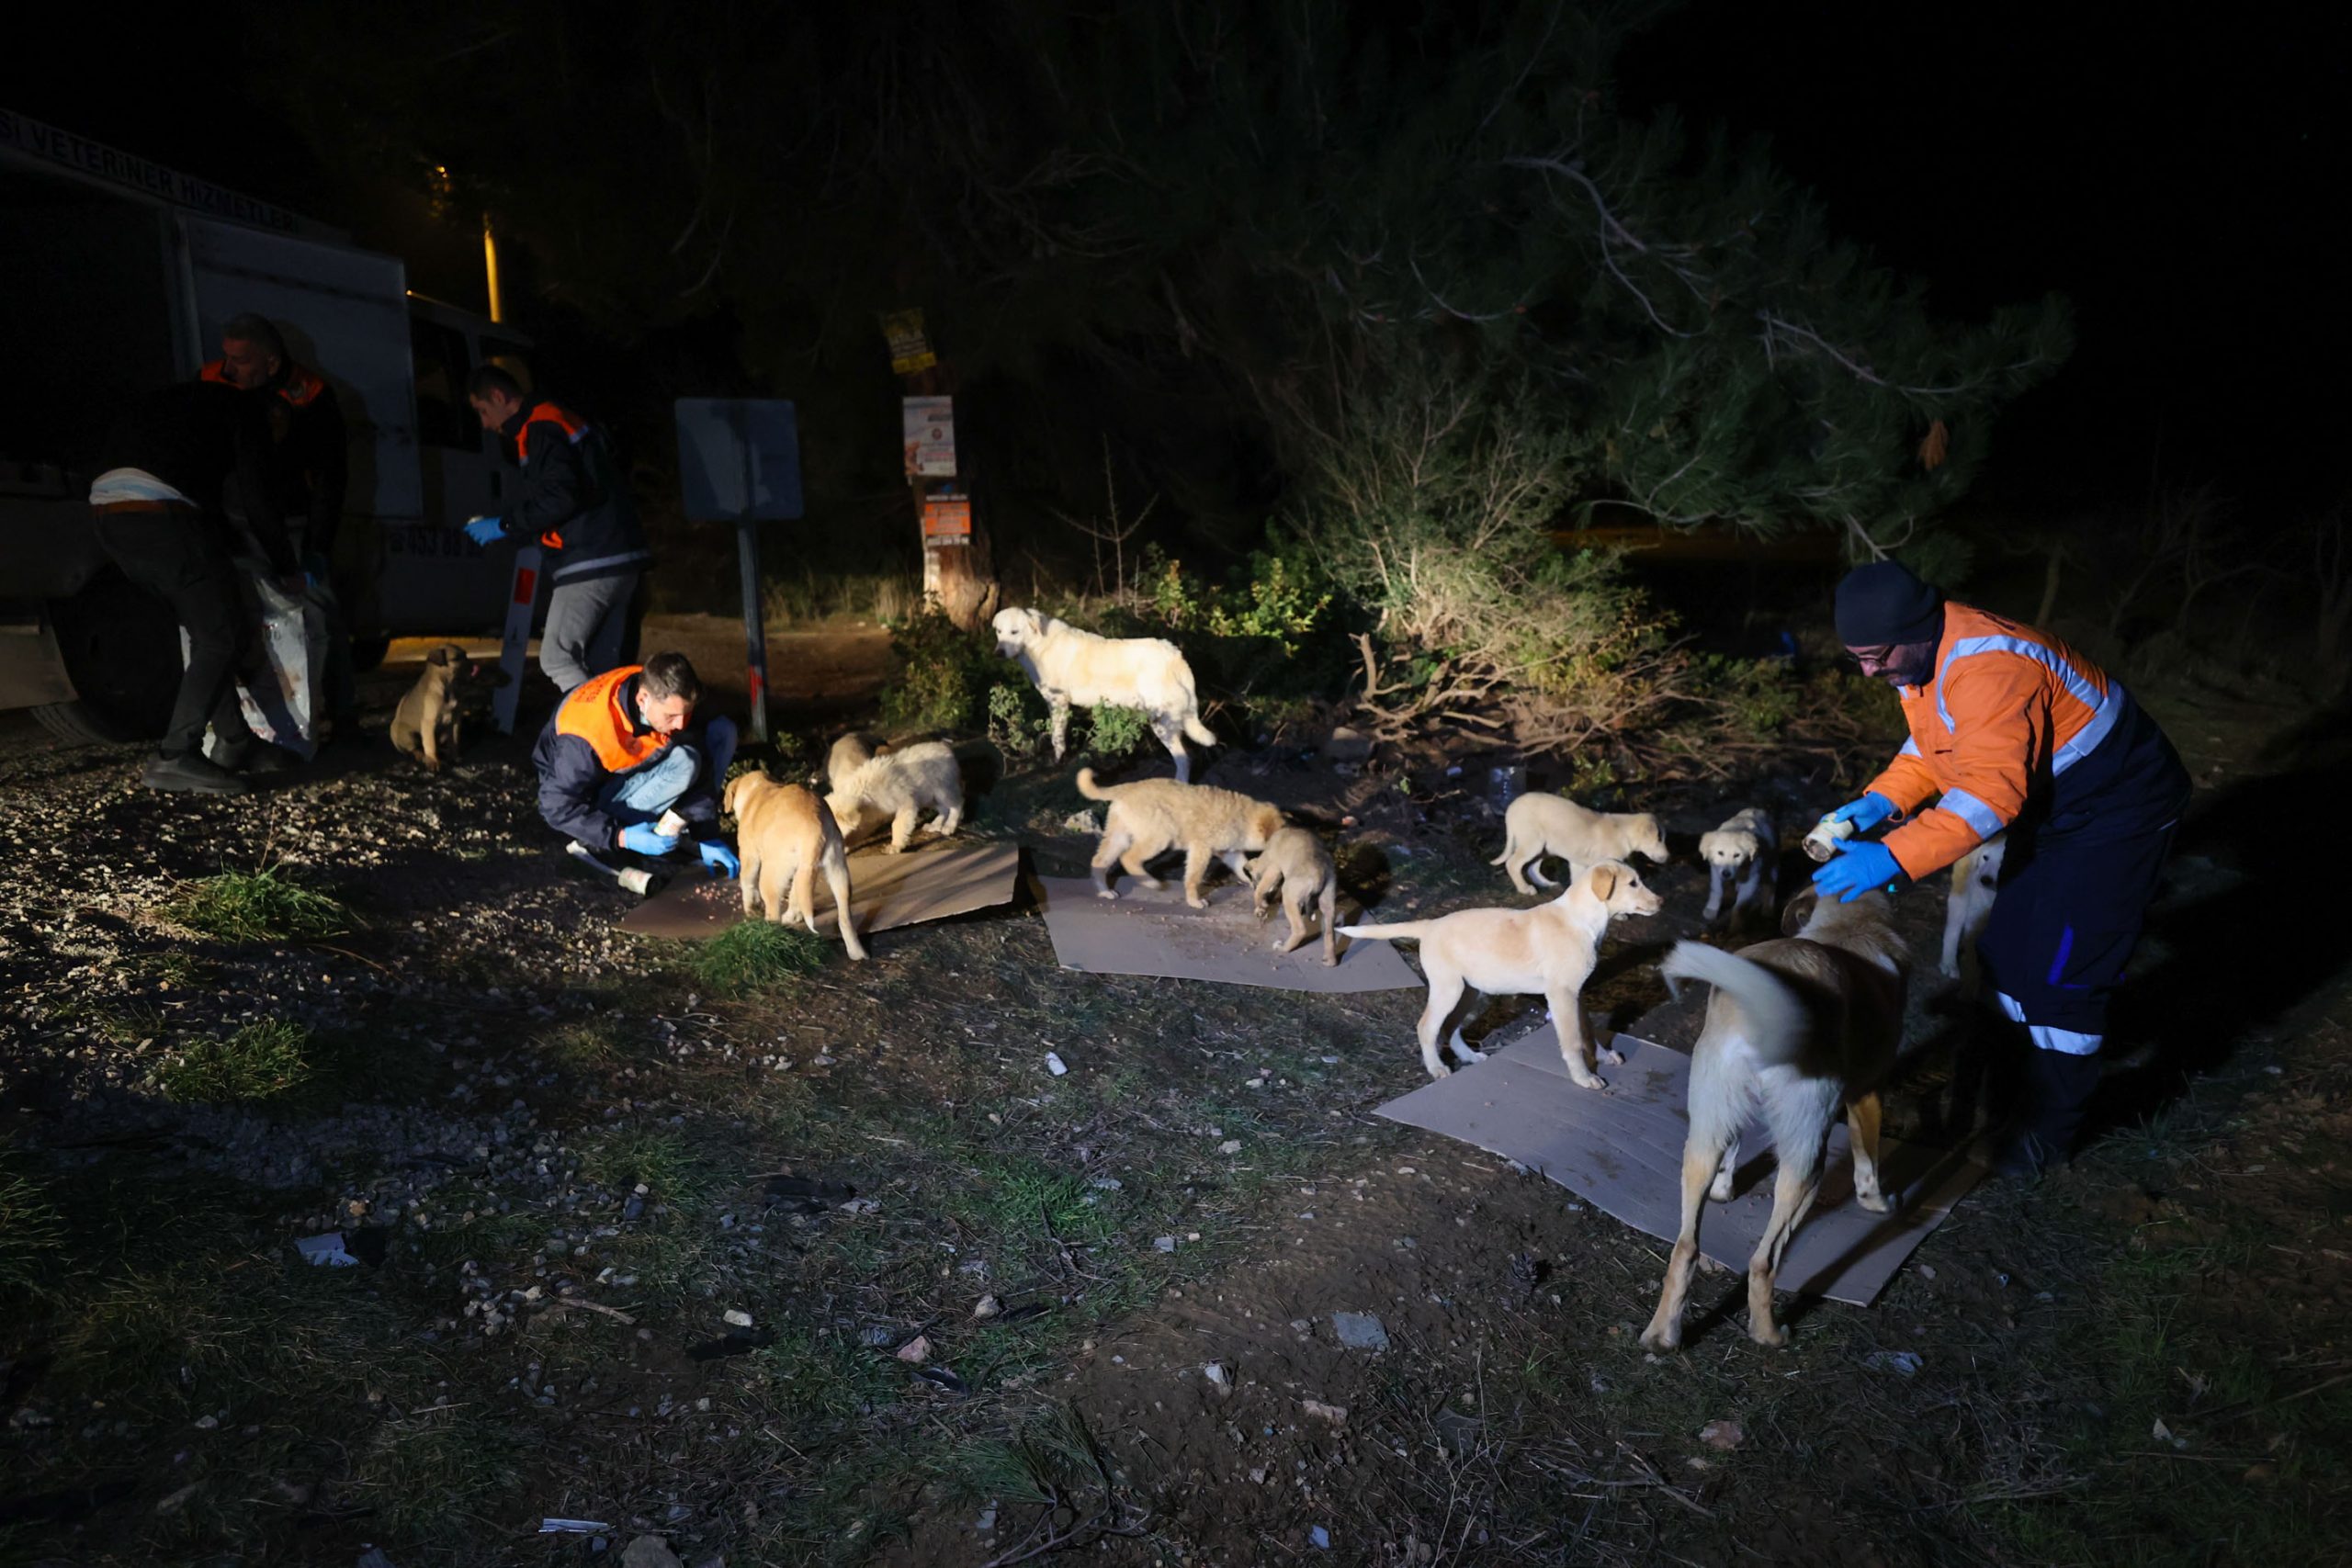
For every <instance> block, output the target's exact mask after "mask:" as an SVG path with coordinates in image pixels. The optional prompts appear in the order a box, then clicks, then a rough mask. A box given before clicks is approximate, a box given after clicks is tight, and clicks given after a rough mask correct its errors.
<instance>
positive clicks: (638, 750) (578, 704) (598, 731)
mask: <svg viewBox="0 0 2352 1568" xmlns="http://www.w3.org/2000/svg"><path fill="white" fill-rule="evenodd" d="M644 668H645V666H644V665H642V664H624V665H622V666H621V667H620V668H619V669H617V670H607V671H605V672H604V673H603V674H602V675H594V676H591V677H590V678H589V679H587V680H585V681H582V682H581V683H580V684H579V685H577V686H575V687H573V688H572V690H571V695H570V696H567V697H565V698H564V699H563V705H562V706H561V707H560V708H559V709H557V710H556V716H555V732H556V733H557V734H558V735H576V736H578V737H579V738H580V739H582V740H585V741H586V742H588V749H589V750H592V751H594V752H595V753H596V761H598V762H600V763H602V764H603V765H604V769H605V772H606V773H628V772H629V771H630V770H632V769H635V768H639V767H642V766H644V765H645V764H646V763H648V762H650V761H652V760H653V759H654V758H655V757H657V756H659V755H661V753H662V750H663V748H665V747H667V746H668V745H669V744H670V738H669V737H668V736H666V735H656V734H653V733H651V732H650V731H649V732H646V733H643V734H640V733H639V730H638V728H637V716H635V715H634V714H631V713H629V712H628V711H627V709H626V708H625V706H624V705H623V702H622V698H621V688H622V687H623V686H625V685H627V684H628V678H629V677H630V676H632V675H634V674H636V673H637V672H638V671H640V670H642V669H644Z"/></svg>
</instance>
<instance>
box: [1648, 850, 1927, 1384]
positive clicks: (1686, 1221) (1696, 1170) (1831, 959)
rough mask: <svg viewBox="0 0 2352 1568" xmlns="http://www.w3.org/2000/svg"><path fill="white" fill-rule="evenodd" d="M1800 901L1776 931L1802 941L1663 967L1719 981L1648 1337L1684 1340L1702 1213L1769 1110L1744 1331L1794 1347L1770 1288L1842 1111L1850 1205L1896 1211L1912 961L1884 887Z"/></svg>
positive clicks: (1763, 1341)
mask: <svg viewBox="0 0 2352 1568" xmlns="http://www.w3.org/2000/svg"><path fill="white" fill-rule="evenodd" d="M1807 902H1808V900H1807V899H1806V898H1798V899H1796V900H1793V901H1792V903H1791V904H1790V906H1789V908H1788V910H1787V912H1786V913H1785V914H1784V915H1783V917H1782V920H1781V923H1782V925H1783V927H1784V928H1786V927H1791V926H1793V927H1794V928H1795V931H1796V934H1795V935H1793V936H1788V937H1776V938H1774V939H1773V940H1771V941H1770V942H1758V943H1756V944H1755V945H1754V946H1752V947H1745V948H1742V949H1741V950H1740V951H1739V952H1737V953H1725V952H1724V951H1723V949H1721V948H1717V947H1708V946H1706V945H1704V944H1703V943H1701V942H1676V943H1675V944H1674V951H1673V952H1671V953H1668V954H1667V956H1666V962H1665V963H1664V964H1660V965H1659V969H1660V972H1661V973H1663V974H1664V975H1665V976H1666V977H1667V984H1668V987H1673V985H1674V982H1675V981H1677V980H1704V981H1706V982H1707V983H1708V984H1709V985H1710V986H1713V987H1714V994H1713V996H1711V997H1709V998H1707V1021H1706V1023H1705V1025H1704V1026H1703V1027H1702V1029H1701V1030H1700V1032H1699V1043H1698V1044H1697V1045H1695V1046H1693V1047H1692V1048H1691V1099H1690V1110H1691V1133H1690V1136H1689V1137H1688V1139H1687V1140H1686V1141H1685V1142H1684V1143H1683V1145H1682V1229H1681V1233H1680V1234H1679V1235H1678V1236H1676V1238H1675V1242H1674V1252H1673V1255H1672V1257H1670V1258H1668V1260H1667V1265H1666V1288H1665V1289H1664V1290H1663V1291H1662V1292H1659V1295H1658V1300H1657V1313H1656V1314H1654V1315H1653V1316H1652V1317H1651V1318H1650V1325H1649V1327H1647V1328H1646V1329H1644V1330H1643V1331H1642V1343H1643V1344H1645V1345H1646V1346H1648V1347H1649V1348H1651V1349H1653V1350H1669V1349H1672V1348H1674V1347H1676V1346H1678V1345H1679V1344H1681V1343H1682V1308H1683V1303H1684V1302H1685V1301H1686V1300H1687V1299H1688V1298H1689V1296H1690V1292H1691V1270H1692V1269H1693V1268H1694V1267H1695V1265H1696V1263H1697V1260H1698V1257H1699V1210H1700V1205H1701V1203H1702V1201H1703V1200H1705V1199H1707V1198H1713V1199H1714V1200H1715V1201H1717V1202H1719V1203H1720V1202H1724V1201H1729V1199H1730V1197H1731V1179H1732V1172H1733V1169H1734V1168H1736V1166H1737V1165H1738V1163H1739V1129H1740V1127H1741V1125H1742V1124H1743V1123H1744V1122H1747V1118H1748V1116H1749V1114H1750V1113H1751V1112H1752V1111H1755V1110H1757V1109H1758V1106H1759V1105H1760V1107H1761V1109H1762V1111H1763V1115H1764V1124H1765V1125H1766V1126H1767V1127H1770V1129H1771V1132H1772V1148H1773V1151H1774V1154H1775V1156H1777V1159H1778V1163H1779V1174H1778V1176H1777V1178H1776V1179H1775V1181H1774V1184H1773V1189H1772V1217H1771V1219H1770V1221H1768V1222H1767V1223H1766V1224H1765V1226H1764V1235H1763V1236H1762V1237H1761V1239H1759V1240H1758V1242H1757V1244H1756V1251H1755V1254H1754V1255H1753V1256H1752V1257H1750V1258H1748V1260H1747V1332H1748V1335H1749V1337H1752V1338H1753V1339H1755V1341H1756V1342H1757V1343H1758V1344H1759V1345H1775V1346H1777V1345H1785V1344H1787V1343H1788V1341H1789V1337H1788V1334H1787V1332H1786V1331H1785V1330H1783V1329H1781V1328H1779V1327H1777V1326H1775V1325H1774V1324H1773V1322H1772V1280H1773V1277H1774V1275H1776V1274H1777V1273H1778V1272H1779V1271H1780V1267H1781V1256H1782V1255H1783V1254H1784V1253H1786V1252H1787V1250H1788V1247H1789V1238H1790V1237H1791V1236H1792V1235H1794V1234H1795V1232H1796V1228H1797V1226H1798V1225H1800V1224H1804V1217H1805V1214H1806V1213H1807V1212H1808V1211H1809V1210H1810V1209H1811V1208H1812V1207H1813V1200H1814V1194H1815V1192H1817V1191H1818V1190H1820V1187H1821V1165H1822V1159H1823V1156H1824V1154H1825V1152H1826V1145H1827V1142H1828V1138H1829V1129H1830V1127H1831V1125H1832V1124H1833V1123H1834V1122H1836V1120H1837V1118H1838V1111H1839V1110H1840V1109H1841V1108H1842V1109H1843V1110H1844V1111H1845V1114H1846V1125H1847V1127H1848V1129H1849V1132H1850V1134H1851V1135H1852V1139H1853V1150H1854V1200H1855V1201H1857V1202H1859V1203H1860V1204H1861V1206H1862V1207H1863V1208H1865V1209H1868V1210H1870V1211H1871V1212H1872V1213H1885V1212H1886V1209H1887V1201H1886V1195H1885V1194H1884V1193H1883V1191H1882V1190H1880V1187H1879V1173H1878V1129H1879V1099H1878V1090H1879V1086H1880V1085H1881V1084H1883V1083H1884V1082H1885V1081H1886V1079H1887V1077H1888V1076H1889V1075H1890V1074H1892V1073H1893V1071H1894V1062H1895V1054H1896V1051H1897V1048H1898V1047H1899V1046H1900V1045H1901V1043H1902V1040H1903V992H1904V977H1905V975H1904V972H1905V953H1904V949H1903V942H1902V939H1901V938H1899V937H1897V936H1896V935H1895V934H1894V925H1893V924H1892V921H1893V919H1894V905H1893V904H1892V903H1891V902H1890V901H1889V900H1888V898H1887V897H1886V895H1885V894H1883V893H1866V894H1864V895H1863V896H1862V897H1859V898H1856V899H1854V900H1853V901H1852V902H1850V903H1843V904H1841V903H1838V901H1836V900H1835V899H1828V898H1824V899H1819V900H1816V901H1813V902H1812V904H1811V908H1806V904H1807Z"/></svg>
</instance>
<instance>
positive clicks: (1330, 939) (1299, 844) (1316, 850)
mask: <svg viewBox="0 0 2352 1568" xmlns="http://www.w3.org/2000/svg"><path fill="white" fill-rule="evenodd" d="M1246 871H1247V874H1248V876H1249V878H1250V903H1251V905H1252V907H1254V908H1256V910H1257V912H1258V918H1259V919H1261V920H1265V919H1272V918H1273V913H1274V894H1275V892H1276V890H1278V889H1279V890H1280V891H1281V893H1282V897H1283V916H1284V917H1285V918H1286V919H1289V921H1290V939H1289V940H1288V941H1286V942H1285V941H1282V940H1279V939H1278V940H1276V942H1274V951H1275V952H1276V953H1296V952H1297V951H1298V950H1299V949H1300V948H1301V947H1302V946H1304V945H1305V944H1306V938H1307V936H1308V931H1307V929H1306V905H1307V901H1308V900H1309V899H1314V900H1317V903H1318V905H1319V908H1321V911H1322V916H1323V963H1324V965H1325V966H1326V967H1329V966H1330V965H1333V964H1338V963H1339V962H1340V950H1339V946H1338V944H1337V941H1336V938H1337V934H1338V933H1337V932H1336V931H1333V930H1332V927H1333V925H1334V923H1335V922H1336V921H1337V920H1338V919H1339V913H1340V873H1339V869H1338V868H1337V867H1336V866H1334V865H1333V864H1332V863H1331V855H1330V852H1329V851H1328V850H1326V849H1325V848H1324V847H1323V841H1322V840H1320V839H1317V837H1316V836H1315V835H1314V834H1312V833H1310V832H1308V831H1307V830H1306V829H1304V828H1285V829H1283V830H1282V831H1281V832H1279V833H1276V834H1275V835H1274V836H1273V837H1272V838H1270V839H1268V840H1266V848H1265V851H1264V852H1262V853H1261V854H1260V855H1259V856H1258V858H1257V859H1256V860H1253V861H1251V862H1250V863H1249V864H1248V866H1247V868H1246Z"/></svg>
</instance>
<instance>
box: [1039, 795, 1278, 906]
mask: <svg viewBox="0 0 2352 1568" xmlns="http://www.w3.org/2000/svg"><path fill="white" fill-rule="evenodd" d="M1078 793H1079V794H1080V795H1084V796H1086V798H1087V799H1089V800H1107V801H1109V802H1110V803H1111V809H1110V810H1108V811H1106V812H1104V813H1103V842H1102V843H1101V844H1099V845H1097V846H1096V848H1095V851H1094V890H1095V892H1097V893H1098V894H1100V895H1101V896H1102V897H1105V898H1116V897H1118V895H1117V894H1116V893H1114V892H1113V891H1111V867H1112V865H1113V864H1114V863H1116V864H1117V865H1119V866H1120V867H1121V868H1123V869H1124V870H1125V872H1126V874H1128V875H1129V876H1132V877H1134V878H1135V879H1136V881H1137V882H1140V883H1142V884H1143V885H1144V886H1146V887H1159V886H1162V884H1161V882H1160V880H1159V878H1158V877H1156V876H1154V875H1152V874H1151V873H1149V872H1148V871H1146V870H1145V869H1144V866H1145V864H1146V863H1148V862H1149V861H1150V860H1151V858H1152V857H1153V856H1155V855H1161V854H1165V853H1167V852H1169V851H1170V850H1174V849H1181V850H1182V851H1183V852H1184V902H1186V903H1187V904H1190V905H1191V906H1192V907H1193V908H1195V909H1205V908H1208V907H1209V901H1208V900H1207V899H1206V898H1204V897H1202V896H1201V879H1202V878H1203V877H1204V876H1206V875H1207V874H1208V870H1209V862H1211V861H1213V860H1221V861H1223V862H1225V864H1226V869H1227V870H1228V871H1230V872H1232V873H1233V874H1234V875H1236V876H1246V875H1248V874H1249V872H1248V870H1247V868H1246V867H1245V866H1244V864H1243V862H1242V857H1243V855H1245V854H1250V853H1255V852H1258V851H1260V850H1262V849H1264V848H1265V847H1266V840H1269V839H1271V838H1272V837H1273V836H1274V835H1275V834H1276V833H1279V832H1281V831H1282V830H1283V814H1282V813H1281V812H1280V811H1278V810H1276V809H1275V808H1274V807H1271V806H1269V805H1267V804H1266V803H1265V802H1264V801H1262V800H1252V799H1250V797H1249V796H1248V795H1236V794H1235V793H1234V792H1233V791H1231V790H1229V789H1213V788H1211V787H1210V786H1209V785H1207V784H1178V783H1177V782H1176V781H1175V780H1174V779H1142V780H1138V781H1137V782H1136V783H1134V784H1096V783H1095V782H1094V770H1093V769H1091V768H1080V769H1079V770H1078Z"/></svg>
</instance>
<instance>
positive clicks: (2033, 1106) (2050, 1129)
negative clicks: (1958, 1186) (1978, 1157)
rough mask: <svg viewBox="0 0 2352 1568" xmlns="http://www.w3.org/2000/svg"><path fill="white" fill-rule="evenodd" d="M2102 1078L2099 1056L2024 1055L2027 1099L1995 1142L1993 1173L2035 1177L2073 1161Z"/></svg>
mask: <svg viewBox="0 0 2352 1568" xmlns="http://www.w3.org/2000/svg"><path fill="white" fill-rule="evenodd" d="M2098 1079H2099V1065H2098V1057H2097V1056H2070V1055H2067V1054H2066V1053H2065V1052H2064V1051H2045V1050H2041V1049H2039V1048H2036V1049H2035V1050H2034V1051H2032V1052H2031V1053H2030V1055H2028V1056H2027V1058H2026V1061H2025V1081H2024V1084H2023V1086H2022V1088H2023V1089H2024V1103H2023V1104H2022V1105H2021V1106H2020V1107H2019V1108H2018V1118H2017V1120H2016V1121H2015V1122H2013V1123H2012V1124H2011V1125H2010V1127H2009V1129H2008V1131H2007V1134H2006V1135H2005V1136H2003V1137H2001V1138H2000V1139H1998V1140H1997V1141H1996V1144H1995V1145H1994V1149H1993V1155H1992V1162H1991V1164H1992V1171H1993V1174H1994V1175H1996V1176H1998V1177H2006V1178H2017V1179H2024V1180H2028V1181H2031V1180H2035V1179H2039V1178H2041V1176H2042V1175H2043V1174H2044V1173H2045V1172H2047V1171H2048V1170H2050V1169H2051V1168H2052V1167H2055V1166H2063V1165H2066V1164H2068V1163H2070V1162H2071V1161H2072V1160H2073V1159H2074V1157H2075V1139H2077V1138H2078V1137H2080V1136H2081V1135H2082V1131H2083V1119H2084V1117H2085V1115H2086V1114H2087V1112H2088V1111H2089V1110H2090V1102H2091V1094H2092V1092H2093V1091H2094V1090H2096V1089H2098Z"/></svg>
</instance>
